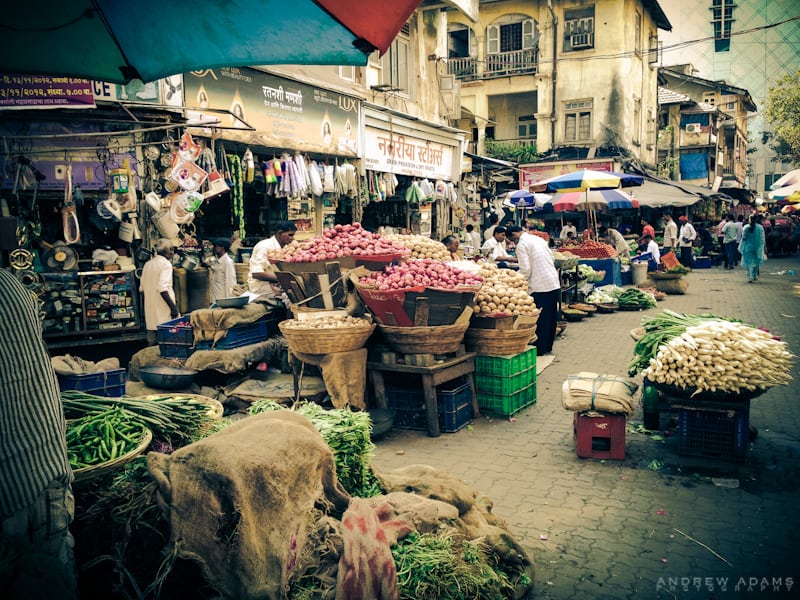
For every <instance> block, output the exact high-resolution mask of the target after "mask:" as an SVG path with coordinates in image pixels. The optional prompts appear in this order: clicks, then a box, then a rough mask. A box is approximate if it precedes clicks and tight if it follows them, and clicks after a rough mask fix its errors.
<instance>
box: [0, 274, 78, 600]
mask: <svg viewBox="0 0 800 600" xmlns="http://www.w3.org/2000/svg"><path fill="white" fill-rule="evenodd" d="M0 339H1V340H2V341H3V343H2V344H0V541H1V542H2V543H1V544H0V546H3V547H5V550H6V551H8V550H11V551H12V556H13V555H15V554H16V555H23V556H24V555H26V554H33V553H35V554H36V555H40V556H41V555H45V556H46V557H47V558H50V559H52V560H53V562H54V564H57V565H60V566H62V567H63V573H62V572H55V573H54V572H53V570H51V569H50V568H48V569H47V571H48V573H50V575H52V576H55V577H57V578H58V579H62V578H63V580H64V584H66V587H67V588H68V589H67V590H59V592H58V594H59V597H60V598H73V597H75V592H74V590H75V587H76V586H75V564H74V557H73V553H72V546H73V540H72V536H71V535H70V532H69V525H70V523H71V522H72V518H73V515H74V508H75V506H74V499H73V496H72V470H71V468H70V466H69V461H68V459H67V443H66V424H65V422H64V409H63V406H62V403H61V395H60V392H59V388H58V381H57V380H56V374H55V371H54V370H53V367H52V365H51V363H50V356H49V355H48V353H47V348H46V347H45V345H44V342H43V340H42V325H41V321H40V319H39V308H38V305H37V302H36V299H35V297H34V296H33V294H32V293H31V292H30V291H28V290H27V289H25V287H23V285H22V284H21V283H20V282H19V281H18V280H17V278H16V277H14V276H13V275H11V274H10V273H9V272H8V271H6V270H4V269H0ZM48 581H50V578H49V577H48ZM12 590H13V591H12V592H9V593H10V594H11V596H12V597H23V595H24V593H25V592H24V590H20V589H19V588H16V589H15V588H13V585H12ZM6 591H7V592H8V590H6Z"/></svg>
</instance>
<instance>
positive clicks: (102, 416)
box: [67, 407, 145, 469]
mask: <svg viewBox="0 0 800 600" xmlns="http://www.w3.org/2000/svg"><path fill="white" fill-rule="evenodd" d="M144 435H145V428H144V427H143V426H142V424H141V423H139V422H137V421H136V420H133V419H130V418H129V417H128V415H127V414H126V413H125V411H124V410H123V409H121V408H119V407H114V408H108V409H106V410H97V411H92V412H88V413H86V414H85V415H84V416H82V417H81V418H79V419H76V420H74V421H69V422H68V423H67V456H68V458H69V464H70V466H71V467H72V468H73V469H82V468H85V467H91V466H94V465H99V464H102V463H106V462H109V461H112V460H114V459H116V458H119V457H120V456H124V455H125V454H127V453H128V452H130V451H132V450H134V449H135V448H136V447H137V446H138V445H139V444H141V443H142V440H143V439H144Z"/></svg>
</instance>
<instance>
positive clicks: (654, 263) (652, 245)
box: [642, 233, 661, 271]
mask: <svg viewBox="0 0 800 600" xmlns="http://www.w3.org/2000/svg"><path fill="white" fill-rule="evenodd" d="M642 242H643V244H644V246H645V248H644V252H643V253H644V254H649V255H650V260H648V261H647V270H648V271H655V270H657V269H658V263H660V262H661V251H660V250H659V249H658V244H657V243H656V241H655V240H654V239H653V238H652V237H651V236H650V234H649V233H645V234H644V235H643V236H642Z"/></svg>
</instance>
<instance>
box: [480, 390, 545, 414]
mask: <svg viewBox="0 0 800 600" xmlns="http://www.w3.org/2000/svg"><path fill="white" fill-rule="evenodd" d="M477 398H478V407H479V408H480V409H481V412H482V413H485V414H491V415H495V416H500V417H510V416H512V415H515V414H517V413H518V412H519V411H521V410H522V409H523V408H527V407H528V406H530V405H532V404H534V403H535V402H536V384H535V383H531V384H530V385H528V386H527V387H525V388H523V389H521V390H518V391H516V392H513V393H511V394H489V393H487V392H482V391H480V390H478V392H477Z"/></svg>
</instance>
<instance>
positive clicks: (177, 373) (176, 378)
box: [139, 367, 197, 390]
mask: <svg viewBox="0 0 800 600" xmlns="http://www.w3.org/2000/svg"><path fill="white" fill-rule="evenodd" d="M139 375H140V376H141V378H142V381H144V383H145V385H147V386H148V387H152V388H158V389H161V390H177V389H181V388H187V387H189V386H190V385H192V382H193V381H194V377H195V375H197V371H195V370H193V369H181V368H177V367H140V368H139Z"/></svg>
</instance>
